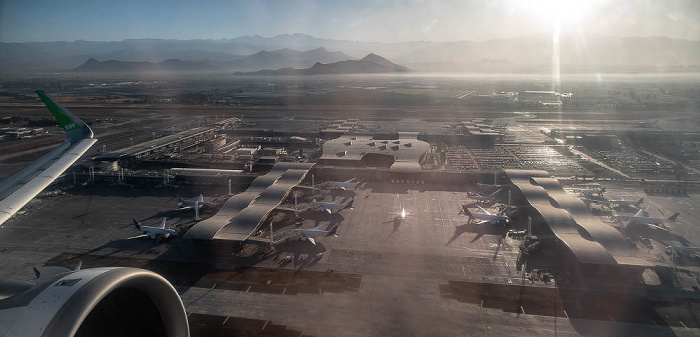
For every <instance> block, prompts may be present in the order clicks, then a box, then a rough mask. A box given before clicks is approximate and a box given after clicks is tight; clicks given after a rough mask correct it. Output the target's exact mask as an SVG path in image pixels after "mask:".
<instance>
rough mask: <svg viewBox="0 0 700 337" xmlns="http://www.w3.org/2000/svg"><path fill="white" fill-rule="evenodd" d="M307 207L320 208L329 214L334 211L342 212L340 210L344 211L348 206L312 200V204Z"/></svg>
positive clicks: (340, 203)
mask: <svg viewBox="0 0 700 337" xmlns="http://www.w3.org/2000/svg"><path fill="white" fill-rule="evenodd" d="M309 207H310V208H315V209H321V208H322V209H323V210H325V211H326V212H328V213H329V214H330V213H333V210H334V209H337V210H342V209H345V208H346V207H348V205H347V204H344V203H342V202H335V201H331V202H325V201H316V199H314V200H313V201H312V202H310V203H309Z"/></svg>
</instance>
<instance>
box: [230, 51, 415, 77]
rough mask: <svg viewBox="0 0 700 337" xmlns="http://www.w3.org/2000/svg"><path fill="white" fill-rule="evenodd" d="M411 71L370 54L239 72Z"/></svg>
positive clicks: (295, 73)
mask: <svg viewBox="0 0 700 337" xmlns="http://www.w3.org/2000/svg"><path fill="white" fill-rule="evenodd" d="M408 71H409V69H408V68H406V67H404V66H400V65H398V64H395V63H393V62H391V61H389V60H387V59H385V58H383V57H381V56H379V55H375V54H369V55H367V56H365V57H364V58H362V59H360V60H348V61H339V62H334V63H328V64H323V63H316V64H314V65H313V66H312V67H311V68H307V69H294V68H282V69H277V70H260V71H255V72H248V73H243V72H237V73H236V74H239V75H269V76H283V75H323V74H370V73H397V72H408Z"/></svg>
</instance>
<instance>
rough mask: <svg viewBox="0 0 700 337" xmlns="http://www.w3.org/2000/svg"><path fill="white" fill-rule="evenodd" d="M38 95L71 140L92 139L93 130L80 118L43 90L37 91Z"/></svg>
mask: <svg viewBox="0 0 700 337" xmlns="http://www.w3.org/2000/svg"><path fill="white" fill-rule="evenodd" d="M36 94H37V95H39V98H41V101H42V102H44V104H46V107H47V108H49V111H51V114H52V115H53V116H54V117H55V118H56V120H57V121H58V124H60V125H61V127H62V128H63V130H65V131H66V133H67V136H68V137H69V138H73V139H75V138H92V130H90V128H89V127H88V126H87V125H86V124H85V123H84V122H83V121H82V120H81V119H80V118H78V117H77V116H75V115H74V114H72V113H71V112H70V111H68V110H67V109H66V108H64V107H63V106H62V105H61V104H59V103H58V102H56V101H55V100H54V99H53V98H52V97H51V96H49V95H47V94H46V93H45V92H44V91H43V90H37V91H36Z"/></svg>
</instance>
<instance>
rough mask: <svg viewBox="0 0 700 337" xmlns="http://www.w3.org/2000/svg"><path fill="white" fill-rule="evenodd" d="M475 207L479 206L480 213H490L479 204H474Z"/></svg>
mask: <svg viewBox="0 0 700 337" xmlns="http://www.w3.org/2000/svg"><path fill="white" fill-rule="evenodd" d="M476 207H479V210H480V211H481V213H484V214H488V215H491V213H489V212H488V211H487V210H485V209H484V208H483V207H481V206H479V205H476Z"/></svg>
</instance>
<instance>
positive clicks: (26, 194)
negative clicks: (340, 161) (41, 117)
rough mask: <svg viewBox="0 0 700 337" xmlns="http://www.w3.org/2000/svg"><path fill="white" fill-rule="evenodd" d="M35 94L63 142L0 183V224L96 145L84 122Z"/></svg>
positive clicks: (47, 99)
mask: <svg viewBox="0 0 700 337" xmlns="http://www.w3.org/2000/svg"><path fill="white" fill-rule="evenodd" d="M36 93H37V95H39V97H40V98H41V100H42V101H43V102H44V104H45V105H46V107H47V108H48V109H49V111H51V114H52V115H53V116H54V117H55V118H56V120H57V121H58V123H59V124H60V125H61V127H62V128H63V130H65V131H66V140H65V141H64V142H63V143H61V144H60V145H58V146H57V147H56V148H54V149H53V150H51V152H49V153H47V154H45V155H43V156H41V157H39V159H37V160H35V161H33V162H32V163H30V164H29V165H27V166H25V167H24V168H23V169H22V170H20V171H18V172H16V173H15V174H13V175H11V176H9V177H7V178H5V179H4V180H2V181H1V182H0V224H2V223H4V222H5V221H7V220H8V219H9V218H10V217H11V216H12V215H14V214H15V213H17V211H19V210H20V209H21V208H22V207H23V206H24V205H26V204H27V203H28V202H29V201H30V200H32V199H33V198H34V197H35V196H36V195H37V194H39V192H41V191H42V190H43V189H44V188H46V187H47V186H49V184H51V183H52V182H53V181H54V180H55V179H56V178H58V177H59V176H60V175H61V174H62V173H63V172H64V171H65V170H66V169H68V168H69V167H70V166H71V165H73V163H75V161H76V160H78V159H79V158H80V157H81V156H82V155H83V154H84V153H85V152H87V150H88V149H89V148H90V147H91V146H92V145H93V144H95V142H97V139H95V138H93V133H92V130H91V129H90V127H88V126H87V125H86V124H85V122H83V121H82V120H81V119H80V118H78V117H77V116H75V115H74V114H72V113H71V112H70V111H68V110H67V109H66V108H64V107H63V106H61V104H59V103H58V102H56V101H55V100H54V99H53V98H52V97H51V96H49V95H48V94H46V93H45V92H44V91H43V90H37V91H36Z"/></svg>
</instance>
